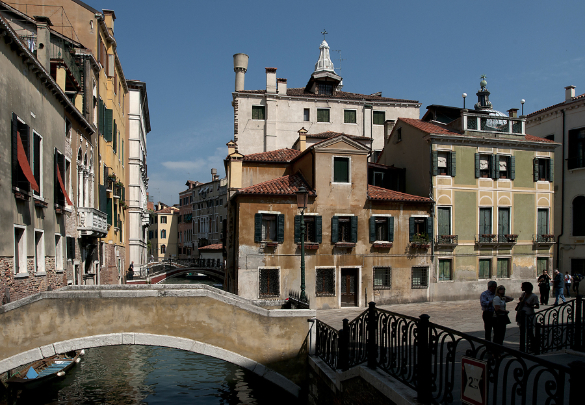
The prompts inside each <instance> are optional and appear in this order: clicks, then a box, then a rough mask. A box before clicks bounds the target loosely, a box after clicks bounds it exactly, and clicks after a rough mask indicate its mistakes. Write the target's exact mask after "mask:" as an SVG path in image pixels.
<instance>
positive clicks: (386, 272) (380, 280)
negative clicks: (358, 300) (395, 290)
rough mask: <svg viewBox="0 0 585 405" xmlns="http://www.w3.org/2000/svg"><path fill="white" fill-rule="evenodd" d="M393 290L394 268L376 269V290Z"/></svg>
mask: <svg viewBox="0 0 585 405" xmlns="http://www.w3.org/2000/svg"><path fill="white" fill-rule="evenodd" d="M390 288H392V268H390V267H374V290H389V289H390Z"/></svg>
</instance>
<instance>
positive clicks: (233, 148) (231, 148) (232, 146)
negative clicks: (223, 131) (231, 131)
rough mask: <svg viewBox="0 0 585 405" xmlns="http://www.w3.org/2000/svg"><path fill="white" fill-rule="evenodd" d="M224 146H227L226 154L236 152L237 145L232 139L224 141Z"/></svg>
mask: <svg viewBox="0 0 585 405" xmlns="http://www.w3.org/2000/svg"><path fill="white" fill-rule="evenodd" d="M226 146H227V147H228V156H229V155H231V154H233V153H236V148H237V147H238V145H237V144H236V143H235V142H234V141H229V142H228V143H226Z"/></svg>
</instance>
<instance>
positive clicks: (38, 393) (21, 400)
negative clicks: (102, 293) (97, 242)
mask: <svg viewBox="0 0 585 405" xmlns="http://www.w3.org/2000/svg"><path fill="white" fill-rule="evenodd" d="M166 283H167V284H179V283H180V284H184V283H205V284H210V285H214V284H217V282H216V281H213V280H209V279H203V278H202V279H197V280H189V279H185V278H171V279H169V280H166ZM275 402H278V403H279V405H288V404H294V403H295V402H296V401H295V399H294V397H292V396H291V395H290V394H288V393H287V392H286V391H284V390H283V389H281V388H280V387H277V386H275V385H274V384H272V383H270V382H268V381H266V380H264V379H262V378H261V377H259V376H257V375H255V374H253V373H251V372H249V371H248V370H246V369H243V368H241V367H239V366H236V365H234V364H231V363H227V362H225V361H223V360H219V359H215V358H213V357H208V356H204V355H200V354H197V353H190V352H185V351H182V350H176V349H169V348H165V347H156V346H109V347H100V348H93V349H89V350H87V351H86V354H85V356H84V357H83V359H82V361H81V363H80V364H79V365H77V366H76V367H74V368H72V369H71V370H70V371H69V372H68V373H67V374H66V375H65V377H63V378H62V379H60V380H57V381H56V382H51V383H48V384H47V385H43V386H41V387H39V388H36V389H34V390H23V391H19V392H12V393H11V394H10V395H8V394H5V395H4V398H2V397H1V394H0V404H2V405H3V404H7V405H8V404H10V405H12V404H15V405H16V404H204V405H207V404H209V405H211V404H226V405H227V404H229V405H231V404H273V403H275Z"/></svg>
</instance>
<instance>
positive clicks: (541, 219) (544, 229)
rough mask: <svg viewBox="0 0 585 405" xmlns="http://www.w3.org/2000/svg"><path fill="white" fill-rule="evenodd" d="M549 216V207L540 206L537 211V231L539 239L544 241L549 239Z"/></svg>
mask: <svg viewBox="0 0 585 405" xmlns="http://www.w3.org/2000/svg"><path fill="white" fill-rule="evenodd" d="M548 224H549V216H548V209H546V208H539V209H538V211H537V220H536V228H537V229H536V232H537V234H538V241H539V242H542V241H545V240H546V239H548V235H549V233H550V232H549V226H548Z"/></svg>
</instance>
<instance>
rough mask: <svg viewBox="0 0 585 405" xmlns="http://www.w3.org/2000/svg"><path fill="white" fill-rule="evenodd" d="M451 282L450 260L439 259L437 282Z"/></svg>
mask: <svg viewBox="0 0 585 405" xmlns="http://www.w3.org/2000/svg"><path fill="white" fill-rule="evenodd" d="M448 280H453V273H452V261H451V259H439V281H448Z"/></svg>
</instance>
